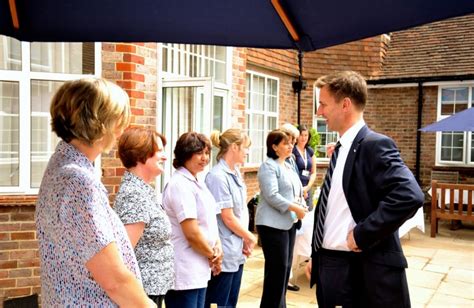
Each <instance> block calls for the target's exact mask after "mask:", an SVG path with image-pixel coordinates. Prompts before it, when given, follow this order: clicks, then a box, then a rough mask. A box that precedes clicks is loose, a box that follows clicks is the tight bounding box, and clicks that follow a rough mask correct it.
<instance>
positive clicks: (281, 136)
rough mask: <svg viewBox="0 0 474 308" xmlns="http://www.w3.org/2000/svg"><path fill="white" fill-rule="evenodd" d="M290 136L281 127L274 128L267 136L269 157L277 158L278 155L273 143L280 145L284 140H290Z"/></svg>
mask: <svg viewBox="0 0 474 308" xmlns="http://www.w3.org/2000/svg"><path fill="white" fill-rule="evenodd" d="M288 140H289V137H288V135H287V134H286V133H284V132H282V131H281V130H279V129H274V130H272V131H271V132H270V133H269V134H268V136H267V157H270V158H273V159H277V158H278V155H277V153H276V152H275V150H274V149H273V145H278V144H280V142H282V141H288Z"/></svg>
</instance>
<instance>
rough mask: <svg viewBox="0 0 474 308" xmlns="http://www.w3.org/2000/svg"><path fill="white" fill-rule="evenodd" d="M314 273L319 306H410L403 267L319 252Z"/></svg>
mask: <svg viewBox="0 0 474 308" xmlns="http://www.w3.org/2000/svg"><path fill="white" fill-rule="evenodd" d="M313 271H317V276H316V277H317V278H316V297H317V300H318V307H322V308H329V307H331V308H333V307H335V306H342V307H344V308H346V307H363V308H366V307H377V308H378V307H383V308H389V307H393V308H399V307H410V296H409V293H408V283H407V280H406V275H405V269H404V268H400V267H394V266H388V265H385V264H380V263H377V262H373V261H371V260H370V259H368V258H367V257H366V256H365V255H364V254H361V253H355V252H345V251H336V250H326V249H320V250H318V252H317V257H316V258H315V260H313Z"/></svg>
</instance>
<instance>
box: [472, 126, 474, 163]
mask: <svg viewBox="0 0 474 308" xmlns="http://www.w3.org/2000/svg"><path fill="white" fill-rule="evenodd" d="M471 163H474V133H471Z"/></svg>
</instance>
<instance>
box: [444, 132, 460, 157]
mask: <svg viewBox="0 0 474 308" xmlns="http://www.w3.org/2000/svg"><path fill="white" fill-rule="evenodd" d="M463 150H464V133H453V132H443V133H442V134H441V160H442V161H450V162H462V161H463Z"/></svg>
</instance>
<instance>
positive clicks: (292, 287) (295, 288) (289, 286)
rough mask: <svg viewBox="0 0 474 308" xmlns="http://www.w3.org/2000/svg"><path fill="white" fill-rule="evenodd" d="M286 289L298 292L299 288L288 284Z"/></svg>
mask: <svg viewBox="0 0 474 308" xmlns="http://www.w3.org/2000/svg"><path fill="white" fill-rule="evenodd" d="M286 288H287V289H288V290H290V291H295V292H297V291H299V290H300V287H298V286H297V285H296V284H289V285H288V286H287V287H286Z"/></svg>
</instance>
